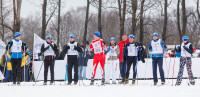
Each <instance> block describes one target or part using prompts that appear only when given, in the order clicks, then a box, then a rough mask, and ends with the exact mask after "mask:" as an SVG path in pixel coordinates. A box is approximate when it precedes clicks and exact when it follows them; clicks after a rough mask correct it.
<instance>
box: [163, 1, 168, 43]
mask: <svg viewBox="0 0 200 97" xmlns="http://www.w3.org/2000/svg"><path fill="white" fill-rule="evenodd" d="M167 7H168V0H165V3H164V23H163V33H162V40H163V41H164V42H165V40H166V39H167V37H166V33H167V21H168V15H167Z"/></svg>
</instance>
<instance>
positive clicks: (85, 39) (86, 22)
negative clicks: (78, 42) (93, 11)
mask: <svg viewBox="0 0 200 97" xmlns="http://www.w3.org/2000/svg"><path fill="white" fill-rule="evenodd" d="M89 10H90V0H87V9H86V16H85V28H84V36H83V45H84V46H85V47H86V42H87V28H88V18H89Z"/></svg>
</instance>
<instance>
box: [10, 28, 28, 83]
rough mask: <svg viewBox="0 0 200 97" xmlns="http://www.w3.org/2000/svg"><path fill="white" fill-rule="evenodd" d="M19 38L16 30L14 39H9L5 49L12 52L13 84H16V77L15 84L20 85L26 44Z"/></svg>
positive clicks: (19, 34)
mask: <svg viewBox="0 0 200 97" xmlns="http://www.w3.org/2000/svg"><path fill="white" fill-rule="evenodd" d="M20 39H21V33H19V32H16V33H15V39H13V40H11V41H10V42H9V44H8V46H7V48H6V49H7V50H10V51H11V53H12V54H11V63H12V75H13V85H15V84H16V79H17V85H20V82H21V62H22V56H24V55H25V53H24V51H26V44H25V43H24V42H23V41H22V40H20ZM16 72H17V74H16ZM16 75H17V76H16Z"/></svg>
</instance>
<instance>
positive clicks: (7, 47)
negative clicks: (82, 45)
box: [6, 40, 13, 51]
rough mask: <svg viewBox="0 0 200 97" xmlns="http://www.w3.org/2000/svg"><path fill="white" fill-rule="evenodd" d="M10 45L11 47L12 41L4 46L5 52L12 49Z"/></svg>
mask: <svg viewBox="0 0 200 97" xmlns="http://www.w3.org/2000/svg"><path fill="white" fill-rule="evenodd" d="M12 45H13V41H12V40H11V41H9V42H8V45H7V46H6V50H7V51H8V50H10V48H11V47H12Z"/></svg>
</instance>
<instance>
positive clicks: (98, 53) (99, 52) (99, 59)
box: [90, 32, 105, 85]
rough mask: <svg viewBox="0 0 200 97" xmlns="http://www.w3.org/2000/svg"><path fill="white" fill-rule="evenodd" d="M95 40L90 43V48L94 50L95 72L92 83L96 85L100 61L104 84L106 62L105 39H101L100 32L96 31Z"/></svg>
mask: <svg viewBox="0 0 200 97" xmlns="http://www.w3.org/2000/svg"><path fill="white" fill-rule="evenodd" d="M93 37H94V40H93V41H92V43H91V45H90V49H91V50H92V51H93V52H94V59H93V72H92V78H91V83H90V85H94V78H95V75H96V70H97V66H98V64H99V63H100V66H101V70H102V71H101V72H102V84H104V64H105V52H104V44H103V40H102V39H100V33H99V32H95V33H94V35H93Z"/></svg>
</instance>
